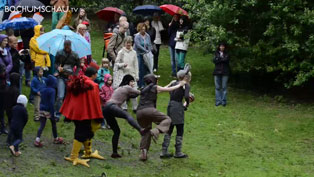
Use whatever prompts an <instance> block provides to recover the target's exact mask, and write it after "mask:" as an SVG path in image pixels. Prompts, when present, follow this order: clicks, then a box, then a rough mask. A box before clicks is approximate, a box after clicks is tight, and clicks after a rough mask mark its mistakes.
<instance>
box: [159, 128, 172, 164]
mask: <svg viewBox="0 0 314 177" xmlns="http://www.w3.org/2000/svg"><path fill="white" fill-rule="evenodd" d="M170 139H171V136H170V135H168V134H165V137H164V142H163V143H162V149H161V154H160V158H162V159H163V158H170V157H172V156H173V155H172V154H170V153H169V152H168V147H169V144H170Z"/></svg>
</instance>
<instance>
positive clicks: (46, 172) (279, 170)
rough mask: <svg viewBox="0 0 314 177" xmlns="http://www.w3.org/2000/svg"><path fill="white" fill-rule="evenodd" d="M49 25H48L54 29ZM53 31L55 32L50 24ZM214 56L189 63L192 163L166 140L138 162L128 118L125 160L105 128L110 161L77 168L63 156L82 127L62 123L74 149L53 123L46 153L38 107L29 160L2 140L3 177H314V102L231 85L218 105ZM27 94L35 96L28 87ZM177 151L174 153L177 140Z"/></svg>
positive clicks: (162, 102) (163, 67) (25, 148)
mask: <svg viewBox="0 0 314 177" xmlns="http://www.w3.org/2000/svg"><path fill="white" fill-rule="evenodd" d="M47 25H48V23H45V26H47ZM46 29H49V26H47V28H46ZM91 35H92V46H93V56H94V58H95V59H96V60H98V61H100V59H101V55H102V48H103V38H102V34H101V32H100V31H93V32H92V33H91ZM211 58H212V57H211V56H210V55H202V52H201V51H200V50H199V49H198V48H190V49H189V52H188V55H187V61H188V62H189V63H191V64H192V68H193V69H192V73H193V78H192V92H193V93H194V94H195V96H196V100H195V102H194V103H192V104H191V106H190V108H189V110H188V111H187V112H186V119H185V120H186V121H185V122H186V123H185V133H184V146H183V151H184V152H185V153H187V154H188V155H189V158H187V159H169V160H161V159H160V158H159V152H160V149H161V143H162V136H161V137H160V140H159V141H158V144H152V146H151V149H150V151H149V160H148V161H147V162H145V163H143V162H140V161H139V160H138V155H139V150H138V146H139V140H140V137H139V135H138V133H137V132H136V131H135V130H134V129H132V128H131V127H130V126H129V125H128V124H127V122H126V121H124V120H119V125H120V128H121V138H120V143H119V146H120V150H119V152H120V153H121V154H122V155H123V157H122V158H121V159H112V158H110V155H111V136H112V132H111V131H110V130H99V131H98V132H97V133H96V136H95V137H94V139H93V148H94V149H97V150H99V151H100V153H101V154H102V155H104V156H105V157H106V158H107V160H104V161H100V160H95V159H92V160H91V161H90V162H89V164H90V166H91V167H90V168H86V167H83V166H72V164H71V163H69V162H67V161H65V160H64V159H63V157H64V156H67V155H69V153H70V151H71V147H72V140H73V134H74V125H73V124H72V123H70V124H64V123H63V122H59V123H58V124H57V126H58V133H59V135H60V136H62V137H64V138H65V141H66V142H67V144H65V145H54V144H52V133H51V126H50V123H49V122H47V125H46V128H45V130H44V132H43V135H42V140H43V142H44V145H45V146H44V147H43V148H35V147H34V146H33V141H34V139H35V136H36V131H37V129H38V127H39V123H37V122H34V121H33V120H32V119H33V106H32V105H28V111H29V121H28V123H27V125H26V128H25V130H24V142H23V144H22V145H21V151H22V152H23V154H22V156H21V157H18V158H14V157H12V156H11V155H10V153H9V150H8V149H7V147H6V146H5V143H4V142H5V138H6V137H5V136H4V135H1V136H0V169H1V170H0V176H18V177H20V176H36V177H37V176H83V177H96V176H100V175H101V173H102V172H106V173H107V175H108V176H120V177H121V176H123V177H124V176H125V177H127V176H132V177H134V176H159V177H168V176H171V177H172V176H174V177H176V176H178V177H181V176H254V177H256V176H267V177H268V176H274V177H278V176H314V149H313V147H314V111H313V109H312V108H313V105H308V104H302V103H299V104H294V105H291V104H285V103H280V102H277V101H276V99H274V98H272V97H269V96H267V95H266V96H265V95H257V94H253V93H251V92H249V91H247V90H240V89H235V88H232V87H229V95H228V105H227V107H215V106H214V83H213V76H212V71H213V64H212V63H211ZM158 74H160V75H161V79H160V85H166V84H167V83H168V82H169V81H171V77H170V74H171V68H170V59H169V51H168V49H167V47H166V46H163V47H162V50H161V56H160V69H159V73H158ZM23 93H25V94H27V95H28V93H29V89H28V88H26V87H24V89H23ZM168 100H169V95H168V94H167V93H163V94H160V95H159V97H158V109H159V110H161V111H162V112H164V113H166V108H167V103H168ZM170 151H171V152H174V138H172V141H171V145H170Z"/></svg>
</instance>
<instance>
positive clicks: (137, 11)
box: [133, 5, 162, 16]
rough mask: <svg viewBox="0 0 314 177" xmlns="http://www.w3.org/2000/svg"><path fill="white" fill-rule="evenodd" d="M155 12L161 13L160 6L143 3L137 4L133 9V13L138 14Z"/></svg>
mask: <svg viewBox="0 0 314 177" xmlns="http://www.w3.org/2000/svg"><path fill="white" fill-rule="evenodd" d="M155 12H158V13H161V12H162V10H161V8H160V7H158V6H155V5H143V6H137V7H135V8H134V9H133V13H135V14H139V15H145V16H146V15H153V14H154V13H155Z"/></svg>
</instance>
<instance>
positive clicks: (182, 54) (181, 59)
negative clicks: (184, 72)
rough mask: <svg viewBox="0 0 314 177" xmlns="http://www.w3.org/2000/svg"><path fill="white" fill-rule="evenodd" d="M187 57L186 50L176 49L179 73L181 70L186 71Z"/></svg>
mask: <svg viewBox="0 0 314 177" xmlns="http://www.w3.org/2000/svg"><path fill="white" fill-rule="evenodd" d="M185 56H186V51H185V50H178V49H176V62H177V71H179V70H181V69H184V65H185Z"/></svg>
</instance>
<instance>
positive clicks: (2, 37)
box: [0, 34, 8, 43]
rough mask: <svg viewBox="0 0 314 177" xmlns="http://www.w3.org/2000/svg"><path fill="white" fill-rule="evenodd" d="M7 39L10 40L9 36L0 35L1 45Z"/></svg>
mask: <svg viewBox="0 0 314 177" xmlns="http://www.w3.org/2000/svg"><path fill="white" fill-rule="evenodd" d="M5 38H8V36H7V35H5V34H0V43H1V42H2V41H3V40H4V39H5Z"/></svg>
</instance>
